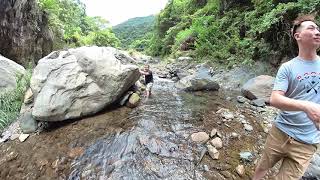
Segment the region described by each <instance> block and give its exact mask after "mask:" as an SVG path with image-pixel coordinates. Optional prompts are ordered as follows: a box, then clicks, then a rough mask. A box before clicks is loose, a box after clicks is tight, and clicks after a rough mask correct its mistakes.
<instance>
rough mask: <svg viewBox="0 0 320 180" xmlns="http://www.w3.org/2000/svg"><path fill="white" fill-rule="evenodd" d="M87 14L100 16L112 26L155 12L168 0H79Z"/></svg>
mask: <svg viewBox="0 0 320 180" xmlns="http://www.w3.org/2000/svg"><path fill="white" fill-rule="evenodd" d="M81 1H82V2H83V3H85V5H86V12H87V15H88V16H101V17H103V18H105V19H106V20H108V21H109V22H110V24H111V25H112V26H114V25H117V24H119V23H122V22H124V21H126V20H128V19H130V18H134V17H143V16H149V15H152V14H157V13H159V12H160V10H161V9H163V8H164V7H165V5H166V4H167V2H168V0H81Z"/></svg>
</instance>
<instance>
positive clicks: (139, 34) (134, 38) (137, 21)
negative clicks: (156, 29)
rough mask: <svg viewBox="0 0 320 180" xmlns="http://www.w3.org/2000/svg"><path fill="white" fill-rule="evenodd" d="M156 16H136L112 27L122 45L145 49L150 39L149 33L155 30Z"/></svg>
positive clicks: (139, 49) (125, 47)
mask: <svg viewBox="0 0 320 180" xmlns="http://www.w3.org/2000/svg"><path fill="white" fill-rule="evenodd" d="M154 22H155V17H154V16H153V15H151V16H146V17H136V18H132V19H129V20H127V21H125V22H123V23H121V24H118V25H116V26H114V27H112V29H113V31H114V33H115V34H116V36H117V37H118V38H119V40H120V41H121V47H122V48H124V49H127V48H137V49H136V50H138V51H143V50H144V49H145V46H146V44H145V43H146V42H147V41H148V37H147V36H149V37H150V35H148V34H149V33H150V32H152V30H153V25H154Z"/></svg>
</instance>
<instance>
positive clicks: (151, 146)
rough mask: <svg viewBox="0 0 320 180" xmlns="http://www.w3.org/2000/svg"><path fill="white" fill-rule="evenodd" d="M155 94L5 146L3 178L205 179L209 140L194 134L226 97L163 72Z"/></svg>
mask: <svg viewBox="0 0 320 180" xmlns="http://www.w3.org/2000/svg"><path fill="white" fill-rule="evenodd" d="M152 93H153V94H152V95H151V97H149V98H142V101H141V103H140V105H139V106H138V107H136V108H134V109H129V108H126V107H121V108H116V109H109V110H106V111H105V112H102V113H100V114H97V115H95V116H93V117H88V118H84V119H82V120H73V121H67V122H63V123H60V124H58V123H55V124H53V125H51V126H50V128H49V130H47V131H45V132H42V133H40V134H39V135H32V136H31V137H29V138H28V139H27V141H26V142H23V143H20V142H18V141H10V142H7V143H5V144H2V145H0V156H1V157H2V158H1V157H0V162H1V164H0V178H1V179H70V180H73V179H175V180H177V179H207V178H206V177H205V176H204V174H205V172H206V171H208V170H205V168H204V167H203V165H201V163H199V160H200V159H201V158H200V157H201V156H202V155H203V152H205V151H204V150H205V146H204V145H201V144H195V143H193V142H192V141H191V140H190V135H191V134H192V133H194V132H199V131H206V132H208V129H210V128H211V127H210V128H208V127H205V126H206V125H205V123H204V121H203V115H204V114H206V113H210V111H215V110H216V107H215V106H223V105H224V103H225V99H224V97H223V96H222V95H221V93H219V92H197V93H188V92H183V91H178V90H177V89H176V88H175V87H174V82H172V81H170V80H167V79H158V78H156V79H155V83H154V87H153V91H152ZM209 132H210V130H209ZM207 161H208V160H207ZM219 166H220V165H219ZM8 167H9V168H8Z"/></svg>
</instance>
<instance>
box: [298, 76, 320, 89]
mask: <svg viewBox="0 0 320 180" xmlns="http://www.w3.org/2000/svg"><path fill="white" fill-rule="evenodd" d="M297 79H298V80H299V83H303V86H304V90H305V92H306V93H312V92H315V93H316V94H318V92H319V91H320V90H319V89H320V84H319V82H320V73H316V72H306V73H304V74H303V75H298V76H297Z"/></svg>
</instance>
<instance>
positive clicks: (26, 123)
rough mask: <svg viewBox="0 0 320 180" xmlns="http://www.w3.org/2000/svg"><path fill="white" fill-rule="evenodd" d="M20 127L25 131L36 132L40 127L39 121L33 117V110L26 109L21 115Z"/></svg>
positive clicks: (26, 132)
mask: <svg viewBox="0 0 320 180" xmlns="http://www.w3.org/2000/svg"><path fill="white" fill-rule="evenodd" d="M19 122H20V128H21V130H22V132H23V133H25V134H28V133H34V132H36V130H37V128H38V123H37V121H36V120H35V119H34V118H33V117H32V115H31V111H26V112H24V113H23V114H21V115H20V117H19Z"/></svg>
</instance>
